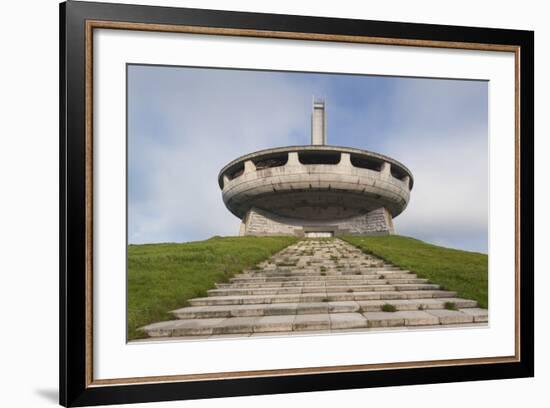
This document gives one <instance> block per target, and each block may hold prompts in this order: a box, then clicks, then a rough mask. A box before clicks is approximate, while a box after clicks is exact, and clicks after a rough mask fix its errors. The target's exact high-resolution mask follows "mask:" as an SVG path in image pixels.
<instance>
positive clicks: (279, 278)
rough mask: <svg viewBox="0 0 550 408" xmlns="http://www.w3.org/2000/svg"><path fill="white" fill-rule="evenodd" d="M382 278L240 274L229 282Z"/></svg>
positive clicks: (374, 276) (412, 275)
mask: <svg viewBox="0 0 550 408" xmlns="http://www.w3.org/2000/svg"><path fill="white" fill-rule="evenodd" d="M409 277H410V278H415V277H416V275H414V274H410V275H409ZM380 278H382V275H320V274H319V275H317V276H298V275H293V276H281V277H276V278H275V277H270V278H267V277H262V276H257V277H246V276H245V277H242V276H240V275H237V276H235V277H233V278H231V279H229V282H231V283H253V282H298V281H329V280H352V281H355V280H357V281H360V280H372V279H380Z"/></svg>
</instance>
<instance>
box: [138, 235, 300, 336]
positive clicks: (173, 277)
mask: <svg viewBox="0 0 550 408" xmlns="http://www.w3.org/2000/svg"><path fill="white" fill-rule="evenodd" d="M296 241H297V239H296V238H292V237H262V238H259V237H258V238H256V237H227V238H221V237H214V238H211V239H208V240H206V241H197V242H188V243H183V244H148V245H129V246H128V295H127V298H128V339H129V340H132V339H136V338H139V337H143V334H142V333H140V332H139V331H138V330H137V329H138V328H139V327H141V326H144V325H146V324H149V323H153V322H158V321H161V320H170V319H172V318H173V317H172V316H171V315H170V314H169V313H168V312H169V311H170V310H174V309H177V308H180V307H183V306H185V305H186V301H187V300H188V299H191V298H194V297H197V296H205V295H206V291H207V290H208V289H211V288H213V287H214V283H215V282H224V281H226V280H228V279H229V278H230V277H231V276H232V275H234V274H235V273H238V272H240V271H241V270H242V269H244V268H250V267H252V266H254V265H255V264H257V263H258V262H260V261H262V260H264V259H266V258H268V257H270V256H271V255H272V254H274V253H276V252H278V251H280V250H281V249H283V248H285V247H287V246H288V245H290V244H292V243H294V242H296Z"/></svg>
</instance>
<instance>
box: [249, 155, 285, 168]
mask: <svg viewBox="0 0 550 408" xmlns="http://www.w3.org/2000/svg"><path fill="white" fill-rule="evenodd" d="M252 161H253V162H254V164H255V165H256V170H263V169H270V168H272V167H280V166H284V165H285V164H286V162H287V161H288V154H287V153H284V154H280V155H276V156H269V157H262V158H259V159H256V160H252Z"/></svg>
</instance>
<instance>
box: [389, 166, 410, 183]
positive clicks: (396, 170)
mask: <svg viewBox="0 0 550 408" xmlns="http://www.w3.org/2000/svg"><path fill="white" fill-rule="evenodd" d="M390 171H391V175H392V176H393V177H395V178H396V179H399V180H401V181H404V180H405V177H407V176H408V174H407V173H406V172H405V170H403V169H402V168H400V167H397V166H394V165H393V164H392V165H391V168H390Z"/></svg>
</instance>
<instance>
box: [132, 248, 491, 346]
mask: <svg viewBox="0 0 550 408" xmlns="http://www.w3.org/2000/svg"><path fill="white" fill-rule="evenodd" d="M189 304H190V306H189V307H184V308H181V309H178V310H174V311H172V314H173V315H174V317H175V318H176V320H171V321H166V322H159V323H153V324H150V325H148V326H145V327H142V328H141V330H143V331H145V333H147V335H148V336H149V337H156V338H157V337H162V338H173V337H191V338H199V337H200V338H205V337H219V336H260V335H266V334H267V335H291V334H300V333H302V334H305V333H312V332H316V333H319V332H322V333H328V332H341V331H367V330H374V329H380V328H384V329H387V328H390V327H402V328H403V327H419V326H422V327H432V328H438V327H442V326H450V325H454V326H456V325H485V324H486V322H487V321H488V313H487V310H484V309H480V308H478V307H477V306H478V305H477V302H475V301H473V300H467V299H460V298H457V297H456V293H455V292H451V291H448V290H442V289H441V287H440V286H439V285H437V284H433V283H430V282H428V280H427V279H420V278H418V277H417V276H416V275H415V274H413V273H411V272H409V271H405V270H401V269H400V268H398V267H396V266H393V265H391V264H387V263H384V262H383V261H382V260H380V259H378V258H376V257H374V256H372V255H368V254H365V253H363V252H362V251H361V250H359V249H357V248H355V247H354V246H352V245H350V244H348V243H346V242H344V241H342V240H339V239H307V240H303V241H300V242H298V243H296V244H294V245H291V246H289V247H287V248H285V249H284V250H283V251H281V252H279V253H277V254H276V255H274V256H272V257H271V258H270V259H268V260H267V261H264V262H262V263H260V264H258V265H257V267H256V268H255V269H249V270H245V271H243V272H242V273H240V274H238V275H236V276H235V277H233V278H232V279H230V282H229V283H218V284H216V288H215V289H211V290H209V291H208V297H204V298H195V299H191V300H190V301H189Z"/></svg>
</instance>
